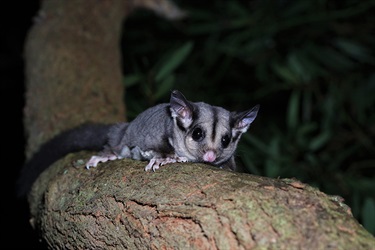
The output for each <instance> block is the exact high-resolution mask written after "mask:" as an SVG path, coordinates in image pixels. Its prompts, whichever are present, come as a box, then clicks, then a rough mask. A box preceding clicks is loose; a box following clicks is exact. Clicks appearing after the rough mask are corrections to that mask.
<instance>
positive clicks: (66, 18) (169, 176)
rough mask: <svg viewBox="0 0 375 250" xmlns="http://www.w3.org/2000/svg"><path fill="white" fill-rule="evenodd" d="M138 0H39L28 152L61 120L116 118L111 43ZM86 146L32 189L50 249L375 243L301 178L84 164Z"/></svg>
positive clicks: (30, 45) (34, 211)
mask: <svg viewBox="0 0 375 250" xmlns="http://www.w3.org/2000/svg"><path fill="white" fill-rule="evenodd" d="M140 2H142V1H124V0H121V1H120V0H117V1H116V0H105V1H104V0H102V1H58V0H50V1H43V5H42V7H41V11H40V14H39V17H37V18H36V23H35V25H34V26H33V28H32V29H31V31H30V34H29V37H28V39H27V43H26V55H25V58H26V66H27V70H26V76H27V93H26V109H25V127H26V130H27V132H28V135H29V138H28V145H29V148H28V155H29V156H31V155H32V153H33V152H35V151H36V150H37V149H38V148H39V146H40V145H41V144H42V143H43V142H45V141H47V140H48V139H50V138H52V136H54V135H56V134H58V133H60V132H61V131H63V130H66V129H68V128H71V127H74V126H76V125H79V124H81V123H84V122H87V121H92V122H102V123H103V122H104V123H112V122H118V121H121V120H122V119H123V113H124V109H123V106H122V103H123V102H122V98H123V97H122V93H123V90H122V86H121V70H120V69H121V67H120V51H119V46H118V43H119V41H120V36H121V25H122V21H123V19H124V18H125V17H126V15H127V14H128V13H129V10H130V9H132V8H133V7H134V6H137V5H141V4H140ZM163 2H165V1H157V0H155V1H151V0H148V1H143V3H144V6H147V4H148V5H149V6H153V8H154V9H156V10H159V11H160V9H163V8H157V7H155V6H158V4H161V3H163ZM164 9H165V10H167V11H168V10H169V9H168V8H164ZM172 9H173V8H172ZM174 10H175V9H174ZM167 16H168V15H167ZM125 35H126V34H125ZM90 155H91V154H90V153H88V152H80V153H75V154H69V155H67V156H66V157H64V158H63V159H60V160H59V161H57V162H56V163H54V164H53V165H52V166H51V167H50V168H48V169H47V170H46V171H45V172H43V173H42V174H41V176H40V177H39V178H38V179H37V181H36V182H35V183H34V185H33V188H32V190H31V192H30V194H29V204H30V211H31V222H32V224H33V226H34V227H35V228H36V229H37V230H39V231H40V232H41V237H42V238H43V239H44V240H45V241H46V242H47V243H48V245H49V246H50V247H51V248H56V249H93V248H95V249H97V248H103V249H111V248H113V249H150V248H152V249H160V248H166V249H179V248H180V249H186V248H190V249H191V248H193V249H194V248H195V249H197V248H199V249H329V248H333V249H374V245H375V239H374V237H373V236H372V235H371V234H370V233H368V232H367V231H366V230H365V229H364V228H363V227H362V226H361V225H360V224H358V222H357V221H356V220H355V219H354V218H353V216H352V215H351V212H350V209H349V208H348V207H347V206H346V205H345V204H344V203H342V201H341V200H340V198H339V197H331V196H328V195H326V194H324V193H322V192H320V191H319V190H317V189H315V188H312V187H310V186H307V185H305V184H302V183H300V182H298V181H296V180H279V179H269V178H264V177H259V176H253V175H248V174H241V173H234V172H228V171H223V170H219V169H217V168H213V167H209V166H206V165H202V164H188V163H186V164H171V165H167V166H164V167H162V168H161V169H159V170H158V171H156V172H144V170H143V169H144V166H145V162H137V161H132V160H126V159H125V160H118V161H113V162H108V163H105V164H100V165H99V166H98V167H97V168H93V169H90V170H86V169H85V168H84V161H85V160H87V159H88V158H89V157H90Z"/></svg>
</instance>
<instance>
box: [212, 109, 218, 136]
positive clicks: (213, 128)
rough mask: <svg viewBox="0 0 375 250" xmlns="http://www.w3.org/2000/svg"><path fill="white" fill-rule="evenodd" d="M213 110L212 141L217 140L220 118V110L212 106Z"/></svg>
mask: <svg viewBox="0 0 375 250" xmlns="http://www.w3.org/2000/svg"><path fill="white" fill-rule="evenodd" d="M211 112H212V135H211V136H212V141H213V142H214V141H215V137H216V127H217V123H218V121H219V118H218V111H217V109H216V108H215V107H211Z"/></svg>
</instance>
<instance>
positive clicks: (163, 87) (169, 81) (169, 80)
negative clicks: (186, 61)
mask: <svg viewBox="0 0 375 250" xmlns="http://www.w3.org/2000/svg"><path fill="white" fill-rule="evenodd" d="M174 81H175V76H174V75H168V76H167V77H166V78H165V79H164V80H163V81H162V82H161V83H160V84H158V88H157V90H156V93H155V99H156V100H158V99H160V98H161V97H163V96H165V95H166V94H167V93H169V92H170V91H171V90H172V87H173V84H174Z"/></svg>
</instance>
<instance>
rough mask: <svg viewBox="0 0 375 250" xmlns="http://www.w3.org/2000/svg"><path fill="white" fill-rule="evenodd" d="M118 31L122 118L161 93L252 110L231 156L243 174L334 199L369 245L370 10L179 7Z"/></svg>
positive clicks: (259, 4) (320, 5) (306, 4)
mask: <svg viewBox="0 0 375 250" xmlns="http://www.w3.org/2000/svg"><path fill="white" fill-rule="evenodd" d="M178 4H179V5H180V6H182V7H183V8H185V9H187V10H188V12H189V17H188V18H187V19H186V20H184V21H179V22H168V21H165V20H162V19H158V18H157V17H155V16H154V15H153V14H151V13H148V12H145V11H143V12H142V11H141V12H138V13H137V14H134V15H133V17H132V18H131V19H130V20H129V21H128V22H127V23H126V24H125V33H124V34H125V36H124V41H123V46H124V48H123V50H124V73H125V78H124V82H125V85H126V86H127V90H126V91H127V92H126V93H127V95H126V100H127V106H128V115H129V118H130V119H131V118H133V117H134V116H135V115H136V114H138V113H139V112H141V111H142V110H144V109H145V108H147V107H149V106H151V105H154V104H156V103H158V102H161V101H168V96H169V93H170V90H171V89H174V88H176V89H180V90H181V91H182V92H183V93H185V94H186V96H187V97H188V98H189V99H192V100H200V101H201V100H203V101H206V102H208V103H212V104H216V105H221V106H224V107H226V108H228V109H232V110H244V109H248V108H250V107H252V106H253V105H254V104H256V103H260V104H261V110H260V113H259V115H258V118H257V120H256V121H255V123H254V125H253V127H252V128H251V129H250V132H249V133H247V134H246V135H244V138H243V139H242V142H241V144H240V146H239V150H238V158H239V161H240V162H241V163H242V164H243V166H244V167H245V169H246V170H247V171H248V172H250V173H253V174H258V175H265V176H270V177H280V178H286V177H295V178H298V179H300V180H301V181H304V182H307V183H310V184H312V185H315V186H317V187H319V188H320V189H321V190H322V191H324V192H326V193H329V194H334V195H340V196H343V197H344V198H345V200H346V203H347V204H348V205H349V206H350V207H351V208H352V211H353V214H354V215H355V216H356V217H357V218H358V219H359V221H360V222H361V223H362V224H363V225H364V226H365V227H366V228H367V229H368V230H369V231H370V232H372V233H373V234H375V228H374V225H375V218H374V212H373V211H374V206H375V205H374V204H375V197H374V194H375V157H374V156H375V143H374V138H375V136H374V135H375V71H374V69H375V67H374V66H375V53H374V52H375V37H374V35H373V34H375V29H374V28H375V16H374V15H373V14H372V13H373V12H374V10H375V1H374V0H366V1H351V0H344V1H329V0H319V1H308V0H305V1H281V0H280V1H270V0H262V1H261V0H259V1H223V0H221V1H220V0H216V1H209V2H205V1H180V2H178Z"/></svg>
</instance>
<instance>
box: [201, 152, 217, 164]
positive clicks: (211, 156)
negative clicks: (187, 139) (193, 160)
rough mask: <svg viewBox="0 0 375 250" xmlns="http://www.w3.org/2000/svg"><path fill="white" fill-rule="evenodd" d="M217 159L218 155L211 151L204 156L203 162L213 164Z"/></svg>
mask: <svg viewBox="0 0 375 250" xmlns="http://www.w3.org/2000/svg"><path fill="white" fill-rule="evenodd" d="M215 159H216V154H215V152H214V151H212V150H209V151H207V152H206V153H205V154H204V155H203V160H204V161H206V162H213V161H215Z"/></svg>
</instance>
